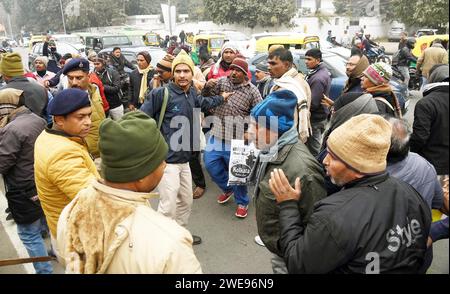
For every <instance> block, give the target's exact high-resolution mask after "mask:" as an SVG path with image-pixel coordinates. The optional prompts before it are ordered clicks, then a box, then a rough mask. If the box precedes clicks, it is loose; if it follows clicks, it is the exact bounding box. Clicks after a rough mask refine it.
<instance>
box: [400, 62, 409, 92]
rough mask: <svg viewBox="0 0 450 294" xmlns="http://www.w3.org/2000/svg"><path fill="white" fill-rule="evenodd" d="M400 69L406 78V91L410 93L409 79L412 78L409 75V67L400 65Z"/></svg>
mask: <svg viewBox="0 0 450 294" xmlns="http://www.w3.org/2000/svg"><path fill="white" fill-rule="evenodd" d="M398 70H399V71H400V73H401V74H402V75H403V77H404V78H405V81H404V82H403V83H404V84H405V86H406V92H407V93H409V91H408V88H409V79H410V78H411V77H410V76H409V67H408V66H399V67H398Z"/></svg>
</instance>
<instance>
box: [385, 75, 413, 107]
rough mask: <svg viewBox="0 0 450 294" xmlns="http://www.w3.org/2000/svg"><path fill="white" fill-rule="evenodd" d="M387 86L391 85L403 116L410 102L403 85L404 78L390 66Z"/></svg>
mask: <svg viewBox="0 0 450 294" xmlns="http://www.w3.org/2000/svg"><path fill="white" fill-rule="evenodd" d="M389 84H390V85H391V88H392V90H393V92H394V94H395V96H397V99H398V102H399V104H400V108H401V109H402V114H403V115H405V114H406V112H408V108H409V103H410V100H409V96H408V94H407V92H408V91H407V88H406V85H405V77H404V76H403V74H402V73H401V72H400V71H399V70H398V67H397V66H392V77H391V81H390V82H389Z"/></svg>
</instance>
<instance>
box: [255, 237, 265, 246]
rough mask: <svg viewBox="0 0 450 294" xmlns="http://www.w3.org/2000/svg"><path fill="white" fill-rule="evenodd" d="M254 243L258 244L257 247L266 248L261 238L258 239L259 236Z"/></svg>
mask: <svg viewBox="0 0 450 294" xmlns="http://www.w3.org/2000/svg"><path fill="white" fill-rule="evenodd" d="M255 243H256V244H258V245H259V246H263V247H266V245H264V243H263V241H262V240H261V238H260V237H259V235H258V236H256V237H255Z"/></svg>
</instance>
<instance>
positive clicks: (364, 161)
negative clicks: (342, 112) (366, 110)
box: [327, 114, 392, 175]
mask: <svg viewBox="0 0 450 294" xmlns="http://www.w3.org/2000/svg"><path fill="white" fill-rule="evenodd" d="M391 133H392V129H391V125H390V124H389V122H387V121H386V120H385V119H384V118H382V117H381V116H379V115H374V114H361V115H358V116H355V117H353V118H351V119H350V120H348V121H347V122H346V123H344V124H343V125H341V126H340V127H338V128H337V129H336V130H334V131H333V132H332V133H331V135H330V137H329V138H328V141H327V145H328V151H329V152H330V153H331V154H332V155H334V156H336V157H337V158H338V159H339V160H341V161H342V162H344V163H345V164H346V165H347V166H349V167H351V168H352V169H354V170H355V171H357V172H359V173H361V174H368V175H370V174H377V173H380V172H383V171H385V170H386V157H387V154H388V151H389V147H390V145H391Z"/></svg>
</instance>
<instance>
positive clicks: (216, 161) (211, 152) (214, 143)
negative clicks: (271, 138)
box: [204, 136, 249, 206]
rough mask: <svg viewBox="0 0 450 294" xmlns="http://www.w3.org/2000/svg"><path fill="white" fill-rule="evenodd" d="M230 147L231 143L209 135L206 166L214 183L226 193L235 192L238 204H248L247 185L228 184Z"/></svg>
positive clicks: (205, 156) (205, 158) (205, 157)
mask: <svg viewBox="0 0 450 294" xmlns="http://www.w3.org/2000/svg"><path fill="white" fill-rule="evenodd" d="M230 149H231V146H230V144H227V143H225V142H224V141H223V140H221V139H217V138H215V137H214V136H211V137H209V139H208V144H207V145H206V150H205V154H204V161H205V167H206V170H207V171H208V173H209V175H210V176H211V178H212V180H213V181H214V183H216V184H217V186H219V188H220V189H221V190H222V191H223V192H224V193H228V192H233V193H234V200H235V202H236V204H238V205H244V206H247V205H248V203H249V197H248V194H247V186H228V170H229V163H230Z"/></svg>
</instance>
